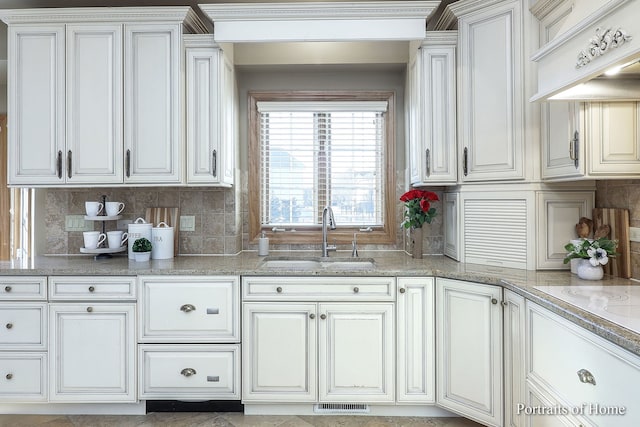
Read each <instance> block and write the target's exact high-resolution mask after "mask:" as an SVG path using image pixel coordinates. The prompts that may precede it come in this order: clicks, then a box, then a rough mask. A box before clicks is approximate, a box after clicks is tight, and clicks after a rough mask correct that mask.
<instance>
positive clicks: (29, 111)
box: [7, 25, 66, 185]
mask: <svg viewBox="0 0 640 427" xmlns="http://www.w3.org/2000/svg"><path fill="white" fill-rule="evenodd" d="M8 31H9V33H8V37H9V45H8V55H9V81H8V85H7V88H8V105H7V108H8V126H7V128H8V146H9V149H8V156H9V157H8V159H9V162H8V163H9V164H8V167H9V176H8V178H9V184H14V185H47V184H61V183H63V182H64V179H65V176H64V175H63V173H62V168H63V165H62V162H63V157H64V156H66V150H65V130H64V126H65V88H64V83H65V82H64V76H65V75H64V66H65V65H64V52H65V44H64V43H65V42H64V25H19V26H17V25H12V26H10V27H9V30H8Z"/></svg>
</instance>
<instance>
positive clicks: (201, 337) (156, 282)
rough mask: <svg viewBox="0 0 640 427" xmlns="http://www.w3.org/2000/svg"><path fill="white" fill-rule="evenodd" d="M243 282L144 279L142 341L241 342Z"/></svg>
mask: <svg viewBox="0 0 640 427" xmlns="http://www.w3.org/2000/svg"><path fill="white" fill-rule="evenodd" d="M238 282H239V279H238V277H235V276H229V277H207V276H194V277H186V276H182V277H142V278H141V279H140V318H139V320H140V322H139V324H140V329H139V330H140V341H142V342H192V343H193V342H239V341H240V332H239V331H240V327H239V324H240V290H239V283H238Z"/></svg>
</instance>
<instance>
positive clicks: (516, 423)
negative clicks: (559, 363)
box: [504, 289, 527, 427]
mask: <svg viewBox="0 0 640 427" xmlns="http://www.w3.org/2000/svg"><path fill="white" fill-rule="evenodd" d="M504 301H505V304H504V385H505V390H504V425H505V426H507V427H524V426H525V419H524V418H525V416H524V413H523V412H522V410H520V411H519V410H518V405H521V404H522V403H524V402H525V399H526V395H525V382H526V376H527V372H526V369H525V365H524V358H525V317H526V316H525V306H524V304H525V302H524V298H523V297H521V296H520V295H518V294H516V293H514V292H511V291H509V290H506V289H505V290H504Z"/></svg>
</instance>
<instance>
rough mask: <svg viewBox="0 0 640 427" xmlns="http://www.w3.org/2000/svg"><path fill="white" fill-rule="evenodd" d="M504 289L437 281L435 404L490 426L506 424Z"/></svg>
mask: <svg viewBox="0 0 640 427" xmlns="http://www.w3.org/2000/svg"><path fill="white" fill-rule="evenodd" d="M501 302H502V288H501V287H499V286H491V285H483V284H479V283H474V282H463V281H460V280H451V279H441V278H438V279H437V280H436V360H437V362H436V363H437V381H436V384H437V388H436V393H437V403H438V405H440V406H442V407H443V408H446V409H449V410H451V411H452V412H455V413H458V414H460V415H463V416H465V417H467V418H470V419H473V420H476V421H479V422H481V423H483V424H485V425H489V426H501V425H502V424H503V413H502V377H503V375H502V369H503V366H502V309H501Z"/></svg>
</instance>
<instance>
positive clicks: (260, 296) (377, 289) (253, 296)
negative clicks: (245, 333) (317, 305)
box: [242, 277, 396, 301]
mask: <svg viewBox="0 0 640 427" xmlns="http://www.w3.org/2000/svg"><path fill="white" fill-rule="evenodd" d="M395 287H396V279H395V277H243V278H242V293H243V300H245V301H393V299H394V297H395Z"/></svg>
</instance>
